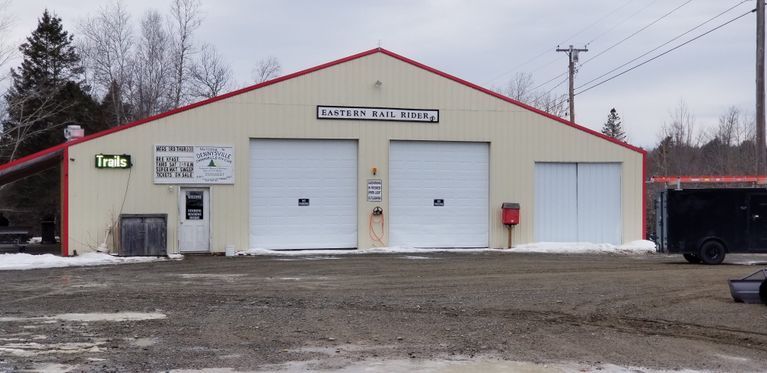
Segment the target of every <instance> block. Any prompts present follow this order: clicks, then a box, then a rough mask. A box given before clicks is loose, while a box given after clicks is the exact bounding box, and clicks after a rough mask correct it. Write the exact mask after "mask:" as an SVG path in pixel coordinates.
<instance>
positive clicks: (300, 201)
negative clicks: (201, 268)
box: [250, 139, 357, 249]
mask: <svg viewBox="0 0 767 373" xmlns="http://www.w3.org/2000/svg"><path fill="white" fill-rule="evenodd" d="M250 247H251V248H269V249H313V248H320V249H330V248H356V247H357V142H356V141H353V140H276V139H257V140H251V141H250Z"/></svg>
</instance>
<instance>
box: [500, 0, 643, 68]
mask: <svg viewBox="0 0 767 373" xmlns="http://www.w3.org/2000/svg"><path fill="white" fill-rule="evenodd" d="M655 1H657V0H654V1H653V2H655ZM631 2H632V0H627V1H626V2H625V3H623V4H622V5H620V6H619V7H618V8H615V9H614V10H612V11H611V12H610V13H608V14H606V15H604V16H602V17H600V18H599V19H597V20H596V21H594V22H593V23H591V24H589V25H588V26H586V27H584V28H582V29H581V30H580V31H577V32H576V33H575V34H573V35H570V36H569V37H567V38H566V39H564V42H566V41H568V40H572V39H573V38H575V37H576V36H578V35H580V34H582V33H583V32H585V31H586V30H588V29H590V28H591V27H594V25H596V24H598V23H599V22H601V21H602V20H603V19H605V18H607V17H610V16H612V15H613V14H615V13H616V12H618V11H619V10H621V9H623V8H625V7H626V5H628V4H630V3H631ZM560 44H562V43H560ZM550 52H551V48H546V49H545V50H543V51H541V52H540V53H539V54H537V55H535V56H533V57H531V58H529V59H527V60H525V62H522V63H520V64H517V65H515V66H514V67H512V68H511V69H509V70H507V71H506V72H504V73H501V74H499V75H497V76H496V77H494V78H492V79H490V80H488V81H487V82H486V83H491V82H494V81H496V80H498V79H499V78H502V77H504V76H506V75H509V74H511V73H513V72H516V71H518V70H519V69H520V68H521V67H523V66H527V64H529V63H531V62H533V61H535V60H537V59H539V58H541V57H543V56H544V55H546V54H548V53H550ZM549 64H551V63H549Z"/></svg>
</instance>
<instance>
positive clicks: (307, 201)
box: [298, 198, 309, 206]
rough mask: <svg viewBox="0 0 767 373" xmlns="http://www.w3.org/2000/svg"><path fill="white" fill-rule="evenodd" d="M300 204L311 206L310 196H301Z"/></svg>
mask: <svg viewBox="0 0 767 373" xmlns="http://www.w3.org/2000/svg"><path fill="white" fill-rule="evenodd" d="M298 206H309V198H299V199H298Z"/></svg>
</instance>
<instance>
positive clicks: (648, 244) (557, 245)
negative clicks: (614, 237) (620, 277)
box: [511, 240, 655, 254]
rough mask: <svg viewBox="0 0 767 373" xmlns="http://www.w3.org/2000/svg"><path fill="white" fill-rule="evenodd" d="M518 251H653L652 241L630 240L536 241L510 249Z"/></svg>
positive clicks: (566, 252)
mask: <svg viewBox="0 0 767 373" xmlns="http://www.w3.org/2000/svg"><path fill="white" fill-rule="evenodd" d="M511 251H514V252H518V253H557V254H648V253H654V252H655V243H654V242H652V241H644V240H641V241H632V242H629V243H626V244H623V245H620V246H616V245H611V244H606V243H602V244H596V243H590V242H538V243H532V244H526V245H519V246H516V247H514V248H512V249H511Z"/></svg>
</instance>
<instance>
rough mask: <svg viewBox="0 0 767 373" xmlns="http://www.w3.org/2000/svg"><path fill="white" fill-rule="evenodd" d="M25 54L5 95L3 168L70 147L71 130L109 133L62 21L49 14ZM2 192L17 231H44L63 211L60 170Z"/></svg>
mask: <svg viewBox="0 0 767 373" xmlns="http://www.w3.org/2000/svg"><path fill="white" fill-rule="evenodd" d="M19 51H21V56H22V58H23V60H22V62H21V66H19V67H18V68H15V69H11V78H12V84H11V87H10V88H9V90H8V93H7V94H6V95H5V100H6V104H7V105H6V107H7V111H8V112H7V116H6V120H5V121H4V122H3V128H2V137H0V163H4V162H8V161H11V160H13V159H18V158H20V157H23V156H25V155H28V154H32V153H35V152H38V151H41V150H43V149H46V148H49V147H51V146H55V145H58V144H60V143H62V142H64V141H65V139H64V131H63V129H64V127H66V125H68V124H80V125H82V126H83V127H84V128H86V129H87V130H89V132H90V131H97V130H101V129H104V128H106V126H104V125H103V124H102V121H101V116H102V115H101V113H100V108H99V105H98V104H97V103H96V102H95V101H94V100H93V98H92V97H91V96H90V95H89V94H88V87H86V86H84V84H83V80H82V76H83V68H82V66H81V64H80V56H79V55H78V53H77V51H76V49H75V47H74V45H73V36H72V35H70V34H69V33H68V32H67V31H65V30H64V27H63V25H62V22H61V18H59V17H56V16H55V15H52V14H51V13H49V12H48V11H47V10H46V11H45V12H44V13H43V16H42V17H41V18H40V19H38V24H37V28H36V29H35V30H34V31H33V32H32V34H31V35H30V36H29V37H27V39H26V42H24V43H23V44H21V46H20V47H19ZM0 191H1V193H0V207H2V208H3V209H5V210H8V211H11V213H10V214H7V215H9V218H10V220H11V223H12V224H13V225H27V226H30V227H34V228H38V227H39V221H40V218H41V217H43V216H46V215H51V214H54V213H55V212H56V211H58V210H59V170H58V169H56V168H54V169H49V170H45V171H42V172H39V173H37V174H35V175H32V176H30V177H28V178H25V179H22V180H19V181H17V182H14V183H11V184H8V185H4V186H2V187H1V189H0ZM14 211H15V212H20V211H25V213H13V212H14Z"/></svg>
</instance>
